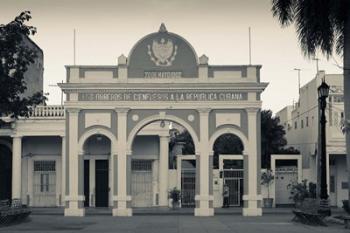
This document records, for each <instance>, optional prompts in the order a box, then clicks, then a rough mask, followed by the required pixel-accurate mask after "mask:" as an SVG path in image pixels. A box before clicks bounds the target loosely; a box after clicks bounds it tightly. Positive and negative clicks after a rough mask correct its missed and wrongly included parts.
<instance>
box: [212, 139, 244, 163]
mask: <svg viewBox="0 0 350 233" xmlns="http://www.w3.org/2000/svg"><path fill="white" fill-rule="evenodd" d="M243 150H244V146H243V142H242V140H241V139H240V138H239V137H238V136H237V135H234V134H231V133H227V134H223V135H221V136H220V137H218V138H217V139H216V140H215V143H214V146H213V151H214V158H213V160H214V161H213V167H214V169H218V168H219V155H220V154H222V155H223V154H242V153H243Z"/></svg>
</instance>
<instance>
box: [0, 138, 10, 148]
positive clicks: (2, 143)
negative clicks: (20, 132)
mask: <svg viewBox="0 0 350 233" xmlns="http://www.w3.org/2000/svg"><path fill="white" fill-rule="evenodd" d="M0 145H4V146H6V147H7V148H8V149H9V150H10V151H12V144H11V142H9V141H6V140H4V139H0Z"/></svg>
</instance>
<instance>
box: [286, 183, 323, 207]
mask: <svg viewBox="0 0 350 233" xmlns="http://www.w3.org/2000/svg"><path fill="white" fill-rule="evenodd" d="M287 188H288V189H290V194H291V196H290V197H289V198H290V199H293V201H294V204H295V208H298V209H300V208H302V207H303V206H304V205H305V206H310V205H314V204H313V203H315V201H316V184H314V183H312V182H310V183H309V184H308V182H307V180H306V179H305V180H302V181H301V183H297V182H295V183H292V184H289V185H288V186H287Z"/></svg>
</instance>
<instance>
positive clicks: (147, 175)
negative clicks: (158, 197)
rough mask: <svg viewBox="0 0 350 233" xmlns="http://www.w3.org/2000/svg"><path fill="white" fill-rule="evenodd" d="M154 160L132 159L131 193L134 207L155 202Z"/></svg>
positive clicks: (146, 205) (145, 205) (150, 204)
mask: <svg viewBox="0 0 350 233" xmlns="http://www.w3.org/2000/svg"><path fill="white" fill-rule="evenodd" d="M152 162H153V161H152V160H132V163H131V170H132V175H131V194H132V206H133V207H150V206H152V204H153V187H152Z"/></svg>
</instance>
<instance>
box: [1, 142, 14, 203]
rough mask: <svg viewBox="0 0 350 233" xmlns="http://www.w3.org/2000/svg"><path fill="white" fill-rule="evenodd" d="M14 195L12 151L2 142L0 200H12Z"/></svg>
mask: <svg viewBox="0 0 350 233" xmlns="http://www.w3.org/2000/svg"><path fill="white" fill-rule="evenodd" d="M11 195H12V152H11V150H10V148H9V147H7V146H6V145H3V144H0V200H6V199H8V200H10V199H11Z"/></svg>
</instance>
